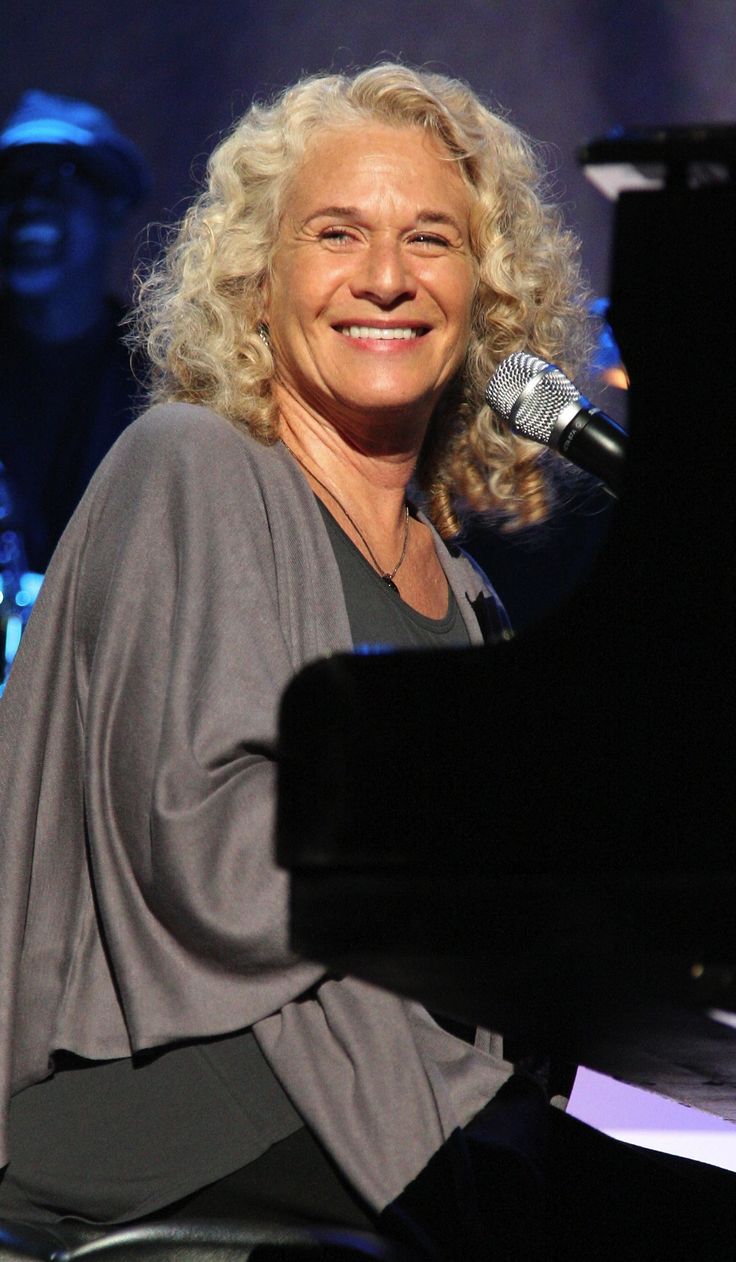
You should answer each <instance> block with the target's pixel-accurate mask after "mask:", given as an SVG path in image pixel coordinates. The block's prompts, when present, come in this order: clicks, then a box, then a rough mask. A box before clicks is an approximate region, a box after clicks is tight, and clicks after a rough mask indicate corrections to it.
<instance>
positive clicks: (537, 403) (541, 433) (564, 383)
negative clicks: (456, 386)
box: [485, 351, 580, 446]
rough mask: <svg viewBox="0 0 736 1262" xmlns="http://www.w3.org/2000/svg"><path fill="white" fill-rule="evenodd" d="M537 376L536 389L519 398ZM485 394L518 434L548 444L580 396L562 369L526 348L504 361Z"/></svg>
mask: <svg viewBox="0 0 736 1262" xmlns="http://www.w3.org/2000/svg"><path fill="white" fill-rule="evenodd" d="M534 377H536V378H537V381H536V382H535V383H534V387H533V389H532V390H530V391H529V394H528V395H527V397H526V398H524V399H521V401H520V395H521V394H522V391H523V390H524V387H525V386H526V385H528V383H529V382H530V381H531V380H532V378H534ZM485 395H486V399H487V401H488V403H490V405H491V407H492V408H493V410H494V411H495V412H497V413H498V415H499V416H500V417H502V419H503V420H504V421H507V422H508V423H509V424H510V425H511V428H512V429H513V430H515V431H516V433H517V434H521V435H522V437H524V438H531V439H532V440H533V441H534V442H537V443H544V444H545V446H548V445H549V443H550V439H551V437H552V432H553V430H554V427H555V422H556V420H557V418H558V417H559V415H560V413H561V412H562V410H563V408H564V407H566V406H567V404H569V403H577V401H578V399H579V398H580V392H579V391H578V389H577V388H576V386H574V385H573V383H572V382H571V381H570V379H569V377H566V376H565V374H564V372H562V370H561V369H560V368H556V367H555V365H554V364H548V363H547V361H546V360H544V359H540V358H539V357H538V356H537V355H529V354H528V353H527V352H526V351H514V353H513V354H512V355H507V357H506V359H504V360H502V362H501V363H500V364H499V366H498V368H497V369H496V371H495V373H494V374H493V376H492V377H491V379H490V381H489V382H488V385H487V386H486V391H485ZM517 405H518V406H517ZM512 413H513V419H512Z"/></svg>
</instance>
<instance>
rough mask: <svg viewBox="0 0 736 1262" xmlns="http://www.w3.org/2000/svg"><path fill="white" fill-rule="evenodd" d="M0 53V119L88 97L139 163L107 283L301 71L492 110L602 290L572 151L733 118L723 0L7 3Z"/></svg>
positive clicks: (734, 37)
mask: <svg viewBox="0 0 736 1262" xmlns="http://www.w3.org/2000/svg"><path fill="white" fill-rule="evenodd" d="M0 46H2V49H3V70H2V76H0V115H2V116H3V117H4V116H6V115H7V114H8V112H9V111H10V109H11V108H12V106H13V104H14V101H15V99H16V97H17V96H18V94H19V93H20V92H21V91H23V90H24V89H25V88H28V87H39V88H45V89H47V90H49V91H56V92H64V93H68V94H71V95H79V96H82V97H86V98H88V99H89V100H91V101H93V102H94V103H95V104H97V105H100V106H102V107H103V108H104V109H107V110H109V111H110V112H111V113H112V114H113V115H114V117H115V118H116V120H117V121H118V123H119V125H120V126H121V127H122V129H123V130H124V131H126V132H127V133H129V135H130V136H131V137H133V138H134V139H135V140H136V141H137V142H138V143H139V145H140V146H141V148H142V149H143V151H144V153H145V155H146V157H147V158H148V160H149V162H150V164H151V167H152V169H153V172H154V178H155V185H154V190H153V193H152V195H151V197H150V198H149V201H148V203H147V205H146V206H145V207H143V208H142V209H141V213H140V215H139V216H138V218H137V220H136V222H135V223H134V224H133V225H131V229H130V232H129V233H128V234H127V235H126V238H125V240H124V241H122V242H121V245H120V249H119V251H118V255H117V259H116V267H115V283H116V286H117V288H118V290H119V291H120V292H121V293H124V292H125V290H126V288H127V285H128V279H129V275H130V271H131V267H132V263H133V259H134V254H135V251H136V248H137V247H138V244H139V240H140V236H139V234H140V233H141V231H142V229H143V227H144V225H145V223H146V222H147V221H148V220H152V219H164V220H170V219H171V218H173V217H175V216H177V215H179V214H180V213H181V212H182V210H183V208H184V206H185V205H186V201H187V198H188V197H189V196H190V195H191V192H192V188H193V185H194V181H195V180H196V178H197V176H201V173H202V169H203V165H204V159H205V156H206V154H207V152H208V151H209V150H210V149H211V148H212V146H213V144H214V143H215V142H216V141H217V139H218V137H219V136H220V135H221V134H222V133H223V131H225V130H226V129H227V128H228V126H229V125H230V123H231V122H232V120H233V119H234V118H236V117H237V116H238V115H239V114H240V113H242V112H243V110H244V109H245V108H246V107H247V105H248V104H249V102H250V101H251V99H252V98H253V97H254V96H259V97H268V96H270V95H271V94H272V93H273V92H274V91H276V90H278V89H279V88H280V87H282V86H284V85H285V84H286V83H288V82H290V81H292V80H293V79H295V78H296V77H297V76H299V75H300V74H301V73H302V72H305V71H306V72H316V71H321V70H329V69H343V68H349V67H354V66H362V65H365V64H368V63H371V62H374V61H376V60H378V59H380V58H384V57H400V58H402V59H404V60H406V61H408V62H411V63H414V64H417V65H423V66H427V67H431V68H432V69H437V70H440V71H444V72H447V73H450V74H454V75H458V76H461V77H463V78H465V79H467V80H468V81H469V82H470V83H471V84H472V86H473V87H474V88H475V89H476V90H477V91H478V92H480V93H481V94H483V95H484V96H486V97H487V98H488V99H490V101H495V102H497V103H499V104H501V105H502V106H503V107H504V108H505V109H507V110H508V111H509V113H510V116H511V118H512V119H513V121H514V122H516V123H517V124H518V125H519V126H521V127H522V128H523V129H524V130H526V131H527V132H529V133H530V134H532V135H533V136H535V137H537V138H538V139H539V140H541V141H542V142H544V144H545V146H546V149H547V155H548V157H549V159H550V161H551V163H552V166H553V168H554V169H555V172H556V190H557V193H558V194H559V196H560V197H561V199H562V200H563V201H564V203H565V205H566V207H567V212H568V216H569V219H570V221H571V222H572V223H573V224H574V225H575V226H576V227H577V228H578V230H579V231H580V233H581V235H582V238H583V243H584V258H585V262H586V266H587V269H588V271H589V274H590V279H591V284H592V288H593V290H594V292H596V293H598V294H601V293H605V291H606V288H607V274H608V273H607V268H608V248H609V244H608V239H609V227H610V214H609V208H608V207H607V206H606V205H605V204H604V203H603V202H602V200H601V198H600V197H599V195H598V194H596V193H595V192H594V191H593V190H592V189H590V188H589V187H588V186H587V184H586V182H585V180H584V178H583V176H582V174H581V173H580V172H579V170H578V169H577V167H576V163H575V152H576V149H577V147H578V145H579V144H580V143H581V142H582V141H584V140H587V139H589V138H590V137H591V136H593V135H595V134H598V133H601V132H603V131H605V130H607V129H608V128H610V127H611V126H613V125H614V124H617V123H662V122H669V123H685V122H690V121H700V120H720V121H729V120H730V121H736V77H735V76H734V70H733V67H734V50H735V47H736V6H734V3H733V0H370V3H365V0H360V2H358V0H269V2H268V3H264V2H263V0H210V2H209V3H204V4H203V3H202V0H127V3H126V4H125V5H114V6H113V5H92V4H90V3H89V0H65V3H64V4H58V3H55V2H54V0H41V2H40V3H39V2H38V0H36V2H35V3H28V0H10V2H9V5H6V6H5V9H4V17H3V19H2V21H1V22H0ZM683 265H684V266H686V265H687V263H686V259H683Z"/></svg>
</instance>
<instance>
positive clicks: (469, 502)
mask: <svg viewBox="0 0 736 1262" xmlns="http://www.w3.org/2000/svg"><path fill="white" fill-rule="evenodd" d="M366 120H370V121H374V122H382V123H386V124H389V125H391V126H397V127H407V126H409V127H419V128H422V129H423V131H424V132H425V134H429V135H431V136H432V137H433V138H434V139H435V140H436V141H437V142H438V143H439V144H440V145H441V146H442V147H443V148H444V149H445V150H446V152H447V154H448V156H449V157H450V159H452V160H454V161H455V162H456V163H457V166H458V170H459V171H460V174H461V176H462V178H463V180H464V181H465V183H466V185H467V186H468V187H469V189H470V191H471V195H472V213H471V248H472V251H473V254H474V256H475V259H476V262H477V270H478V280H477V289H476V295H475V302H474V310H473V318H472V333H471V338H470V343H469V346H468V351H467V356H466V360H465V363H464V366H463V368H462V370H461V372H460V374H459V375H458V376H457V377H456V379H455V381H454V382H453V383H452V385H451V386H450V387H449V389H448V390H447V392H446V393H445V396H444V397H443V399H442V400H441V401H440V403H439V404H438V406H437V408H436V409H435V413H434V415H433V417H432V420H431V423H430V426H429V429H428V432H427V436H426V439H425V442H424V444H423V447H422V451H421V453H420V457H419V461H418V464H417V469H416V474H415V481H416V484H417V486H418V488H419V489H420V491H421V492H422V494H423V496H424V497H425V503H426V507H427V511H428V513H429V515H430V517H431V518H432V520H433V521H434V523H435V525H436V526H437V528H438V529H439V531H440V533H441V534H442V535H443V536H445V537H451V536H452V535H454V534H457V532H458V529H459V527H460V520H459V513H460V512H461V511H462V509H463V508H465V509H470V510H472V511H478V512H489V511H490V512H495V513H499V514H500V515H502V516H503V517H504V518H505V520H506V522H507V523H508V524H510V525H511V526H519V525H528V524H531V523H534V522H538V521H541V520H542V519H543V518H544V517H545V516H546V515H547V514H548V511H549V501H550V492H549V481H550V480H549V477H548V468H549V465H550V461H549V459H547V458H546V457H547V456H548V454H549V453H547V452H545V450H544V449H542V448H540V447H539V446H537V445H536V444H534V443H531V442H529V441H527V440H525V439H521V438H518V437H517V436H515V435H514V434H512V433H510V432H509V430H508V429H507V428H506V427H505V426H504V425H503V424H502V423H501V422H500V421H499V419H498V417H496V416H495V414H494V413H493V412H492V410H491V408H490V407H489V406H488V405H487V404H486V403H485V401H484V397H483V390H484V386H485V384H486V382H487V380H488V378H489V377H490V375H491V374H492V373H493V371H494V370H495V368H496V367H497V366H498V364H499V363H500V361H501V360H502V359H503V358H504V357H505V356H506V355H508V354H510V353H511V352H512V351H515V350H528V351H531V352H532V353H534V354H537V355H540V356H541V357H542V358H543V359H548V360H552V361H554V362H555V363H557V364H559V365H560V366H561V367H562V368H563V369H564V370H565V371H566V372H568V373H574V372H575V371H576V370H577V369H578V368H579V366H580V364H581V362H582V360H583V357H584V354H585V352H586V350H587V324H586V316H585V307H584V303H583V299H582V291H581V285H580V273H579V267H578V262H577V241H576V239H575V238H574V237H573V235H572V234H571V233H570V232H569V231H567V230H566V229H565V228H564V226H563V224H562V220H561V216H560V214H559V211H558V210H557V209H556V208H555V207H554V206H552V205H550V204H547V202H546V201H545V198H544V177H543V172H542V167H541V164H540V163H539V162H538V160H537V157H536V155H535V152H534V149H533V147H532V145H531V143H530V142H529V141H528V140H527V139H526V138H525V137H524V136H523V135H522V134H521V132H519V131H518V129H517V128H515V127H514V126H512V125H511V124H510V123H509V122H507V121H506V120H505V119H504V118H501V117H500V116H499V115H497V114H494V113H492V112H491V111H490V110H489V109H487V108H486V107H485V106H484V105H483V104H482V103H481V101H480V100H479V99H478V97H477V96H476V95H475V93H474V92H473V91H472V90H471V89H470V88H469V87H468V86H467V85H466V84H464V83H462V82H459V81H458V80H455V79H450V78H447V77H445V76H444V75H438V74H430V73H426V72H423V71H418V70H413V69H411V68H409V67H406V66H403V65H394V64H390V63H387V64H382V65H379V66H375V67H373V68H371V69H368V70H363V71H361V72H360V73H358V74H356V75H354V76H352V77H349V76H346V75H342V74H331V75H321V76H314V77H311V78H307V79H304V80H302V81H300V82H299V83H297V84H296V85H295V86H294V87H291V88H288V89H287V90H286V91H285V92H283V93H282V94H281V95H280V96H279V97H278V98H277V99H276V100H275V101H274V102H273V103H271V104H269V105H260V104H254V105H253V106H252V107H251V108H250V109H249V110H248V112H247V113H246V114H245V116H244V117H243V118H242V119H240V121H239V122H238V123H236V124H235V126H234V127H233V129H232V131H231V132H230V134H229V135H228V136H227V137H226V138H225V140H223V141H222V142H221V144H219V145H218V147H217V148H216V149H215V151H214V152H213V154H212V156H211V157H210V160H209V163H208V168H207V182H206V187H205V188H204V191H203V192H202V193H200V195H199V196H198V197H197V198H196V200H195V201H194V202H193V204H192V206H191V207H190V209H189V211H188V212H187V214H186V215H185V217H184V219H183V221H182V222H181V224H180V225H179V226H178V227H177V228H176V229H174V230H173V233H172V236H171V240H170V242H169V245H168V249H167V251H166V252H165V254H164V256H163V258H162V259H161V261H160V262H159V263H157V264H156V265H154V267H153V268H152V269H151V271H150V272H149V274H148V275H147V276H146V277H144V278H143V279H141V280H140V284H139V301H138V309H137V314H136V316H135V331H134V333H133V334H132V338H131V340H132V341H133V343H134V345H136V346H138V347H142V348H144V349H145V351H146V353H147V355H148V359H149V363H150V376H149V385H150V397H151V401H152V402H160V401H170V400H184V401H187V402H194V403H202V404H206V405H208V406H210V407H212V408H214V409H215V410H217V411H218V412H220V413H221V414H222V415H223V416H225V417H227V418H228V419H229V420H230V421H231V422H233V423H234V424H235V425H238V426H243V427H245V428H246V429H247V430H248V431H249V432H250V433H251V434H252V435H253V436H254V437H255V438H257V439H258V440H260V441H261V442H263V443H266V444H269V443H273V442H275V441H276V440H277V438H278V429H279V422H278V416H277V413H276V408H275V404H274V402H273V398H272V391H271V384H272V381H273V379H274V371H275V366H274V361H273V357H272V355H271V352H270V350H269V348H268V346H267V345H266V344H265V343H264V341H263V340H262V338H261V337H260V336H259V322H260V320H261V318H262V305H261V294H262V289H263V283H264V280H265V279H266V277H267V276H268V275H269V273H270V269H271V266H272V261H273V255H274V250H275V245H276V239H277V235H278V231H279V223H280V217H281V213H282V208H283V206H284V201H285V195H286V192H287V190H288V186H289V183H290V181H291V180H292V179H293V178H294V175H295V172H296V171H297V170H298V168H299V165H300V162H301V160H302V158H303V155H304V152H305V149H306V147H307V145H308V144H309V141H310V138H311V137H312V136H313V135H314V134H315V133H320V132H322V131H324V129H325V128H326V127H350V126H356V125H360V124H362V123H364V122H365V121H366Z"/></svg>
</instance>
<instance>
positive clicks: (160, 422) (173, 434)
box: [123, 403, 269, 459]
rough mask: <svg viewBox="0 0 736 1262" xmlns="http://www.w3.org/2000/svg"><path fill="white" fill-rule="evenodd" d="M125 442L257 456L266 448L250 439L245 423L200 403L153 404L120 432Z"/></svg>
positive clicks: (170, 449)
mask: <svg viewBox="0 0 736 1262" xmlns="http://www.w3.org/2000/svg"><path fill="white" fill-rule="evenodd" d="M123 437H124V439H125V441H126V443H127V444H129V445H130V444H135V445H138V446H146V447H148V448H150V449H151V450H156V449H159V448H160V449H161V450H162V451H163V452H164V453H167V454H168V453H172V452H173V453H176V452H178V451H186V450H195V451H196V450H197V449H201V450H203V451H210V450H211V449H212V448H213V447H218V448H223V449H227V448H230V449H231V450H233V451H239V452H240V453H241V454H242V453H243V452H244V451H245V452H248V453H249V454H250V455H251V457H252V458H255V459H257V458H258V454H259V453H262V452H267V451H268V450H269V448H268V447H266V446H264V444H263V443H259V442H257V441H256V439H255V438H253V437H252V436H251V435H250V434H249V433H248V430H247V429H246V427H245V426H237V425H235V424H233V423H232V421H229V420H227V419H226V418H225V417H224V416H221V415H220V414H219V413H218V412H214V411H212V409H211V408H207V407H203V406H202V405H201V404H199V403H156V404H154V405H153V406H152V407H150V408H148V409H147V410H146V411H145V412H143V413H142V415H141V416H139V417H138V419H137V420H135V421H133V422H132V424H130V425H129V426H128V428H127V430H125V433H124V435H123Z"/></svg>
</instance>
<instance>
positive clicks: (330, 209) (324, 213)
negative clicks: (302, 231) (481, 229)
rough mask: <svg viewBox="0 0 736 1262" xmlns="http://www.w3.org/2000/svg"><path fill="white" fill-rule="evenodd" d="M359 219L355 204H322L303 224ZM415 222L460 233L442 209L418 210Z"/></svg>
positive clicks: (454, 222) (358, 211)
mask: <svg viewBox="0 0 736 1262" xmlns="http://www.w3.org/2000/svg"><path fill="white" fill-rule="evenodd" d="M333 218H335V219H360V218H361V211H360V210H359V208H358V207H357V206H322V207H320V209H319V210H314V211H312V213H311V215H308V216H307V218H306V219H305V220H304V225H306V224H308V223H311V222H312V220H313V219H333ZM415 223H417V224H446V225H447V226H448V227H450V228H454V229H455V230H456V232H460V233H462V230H463V229H462V226H461V225H460V224H459V223H458V221H457V219H456V218H455V216H454V215H448V214H447V212H446V211H443V210H430V209H427V210H420V211H419V212H418V213H417V216H416V219H415Z"/></svg>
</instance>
